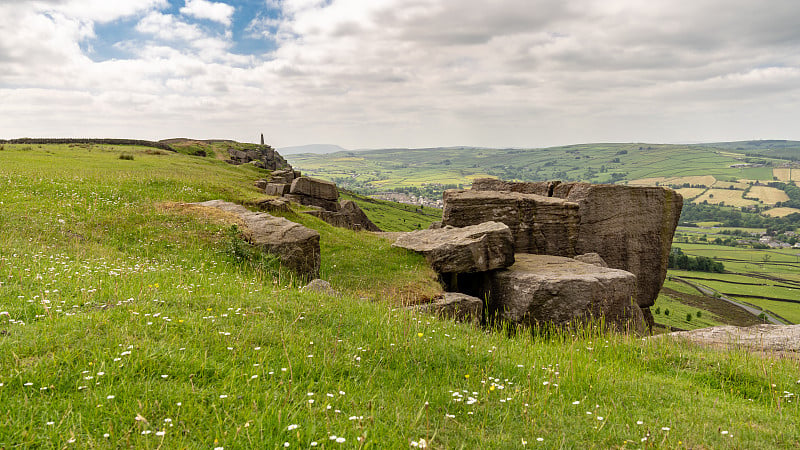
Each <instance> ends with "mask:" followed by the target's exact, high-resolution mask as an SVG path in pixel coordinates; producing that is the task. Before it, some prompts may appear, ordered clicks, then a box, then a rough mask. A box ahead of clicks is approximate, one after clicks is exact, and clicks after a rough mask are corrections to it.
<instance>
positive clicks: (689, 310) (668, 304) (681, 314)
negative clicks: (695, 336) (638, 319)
mask: <svg viewBox="0 0 800 450" xmlns="http://www.w3.org/2000/svg"><path fill="white" fill-rule="evenodd" d="M691 294H693V295H697V291H695V292H692V293H691ZM650 311H651V312H652V313H653V318H654V319H655V321H656V323H657V324H659V325H664V326H667V327H675V328H680V329H682V330H695V329H698V328H705V327H713V326H716V325H724V324H725V323H724V322H723V321H721V320H719V318H718V317H716V316H715V315H714V314H713V313H711V312H710V311H707V310H704V309H700V308H696V307H691V306H687V305H684V304H683V303H681V302H680V300H679V299H674V298H672V297H670V296H669V295H666V294H663V293H662V294H659V296H658V299H656V306H655V307H653V308H650ZM656 311H658V312H656ZM667 311H669V314H667ZM698 311H699V312H700V317H697V312H698ZM687 314H688V315H691V320H686V316H687Z"/></svg>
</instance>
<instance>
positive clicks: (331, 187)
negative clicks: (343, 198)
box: [289, 177, 339, 201]
mask: <svg viewBox="0 0 800 450" xmlns="http://www.w3.org/2000/svg"><path fill="white" fill-rule="evenodd" d="M289 193H290V194H293V195H302V196H306V197H313V198H319V199H323V200H331V201H336V200H338V199H339V190H338V189H337V188H336V184H335V183H332V182H330V181H325V180H319V179H316V178H311V177H300V178H296V179H295V180H293V181H292V187H291V189H290V190H289Z"/></svg>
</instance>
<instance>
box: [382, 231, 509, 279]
mask: <svg viewBox="0 0 800 450" xmlns="http://www.w3.org/2000/svg"><path fill="white" fill-rule="evenodd" d="M392 246H393V247H402V248H406V249H409V250H413V251H415V252H420V253H422V254H423V255H425V258H426V259H427V261H428V263H429V264H430V265H431V267H432V268H433V270H434V271H436V272H438V273H440V274H450V273H474V272H486V271H489V270H494V269H502V268H504V267H508V266H510V265H512V264H514V241H513V237H512V235H511V230H510V229H509V227H508V226H506V225H504V224H502V223H499V222H484V223H481V224H479V225H472V226H468V227H464V228H456V227H452V226H447V227H444V228H439V229H435V230H418V231H412V232H410V233H407V234H405V235H402V236H400V237H399V238H398V239H397V240H396V241H395V243H394V244H392Z"/></svg>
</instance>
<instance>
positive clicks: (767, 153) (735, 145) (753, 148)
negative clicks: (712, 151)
mask: <svg viewBox="0 0 800 450" xmlns="http://www.w3.org/2000/svg"><path fill="white" fill-rule="evenodd" d="M699 145H701V146H704V147H714V148H718V149H724V150H729V151H735V152H739V153H744V154H746V155H751V156H752V155H758V156H764V157H767V158H781V159H788V160H792V161H799V160H800V141H786V140H776V139H770V140H760V141H738V142H716V143H711V144H699Z"/></svg>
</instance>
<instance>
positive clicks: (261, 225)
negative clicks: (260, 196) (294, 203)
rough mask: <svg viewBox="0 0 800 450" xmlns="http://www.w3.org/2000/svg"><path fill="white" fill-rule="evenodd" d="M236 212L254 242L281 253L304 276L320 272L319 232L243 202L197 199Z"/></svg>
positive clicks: (312, 275)
mask: <svg viewBox="0 0 800 450" xmlns="http://www.w3.org/2000/svg"><path fill="white" fill-rule="evenodd" d="M196 205H199V206H203V207H206V208H217V209H219V210H222V211H225V212H228V213H230V214H233V215H234V216H236V217H237V218H238V219H239V220H241V222H242V223H243V224H244V230H243V234H244V237H245V239H247V241H249V242H250V243H251V244H253V245H255V246H256V247H259V248H261V249H263V250H264V251H266V252H268V253H272V254H274V255H276V256H278V257H279V258H280V260H281V264H283V265H284V266H286V267H288V268H290V269H292V270H293V271H295V272H296V273H297V274H299V275H300V276H302V277H304V278H309V279H310V278H316V277H317V276H318V275H319V267H320V261H321V257H320V247H319V233H317V232H316V231H314V230H311V229H309V228H306V227H304V226H302V225H300V224H297V223H294V222H291V221H289V220H288V219H285V218H283V217H274V216H271V215H269V214H267V213H263V212H253V211H250V210H249V209H247V208H245V207H244V206H241V205H237V204H235V203H230V202H225V201H222V200H210V201H207V202H202V203H196Z"/></svg>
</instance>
